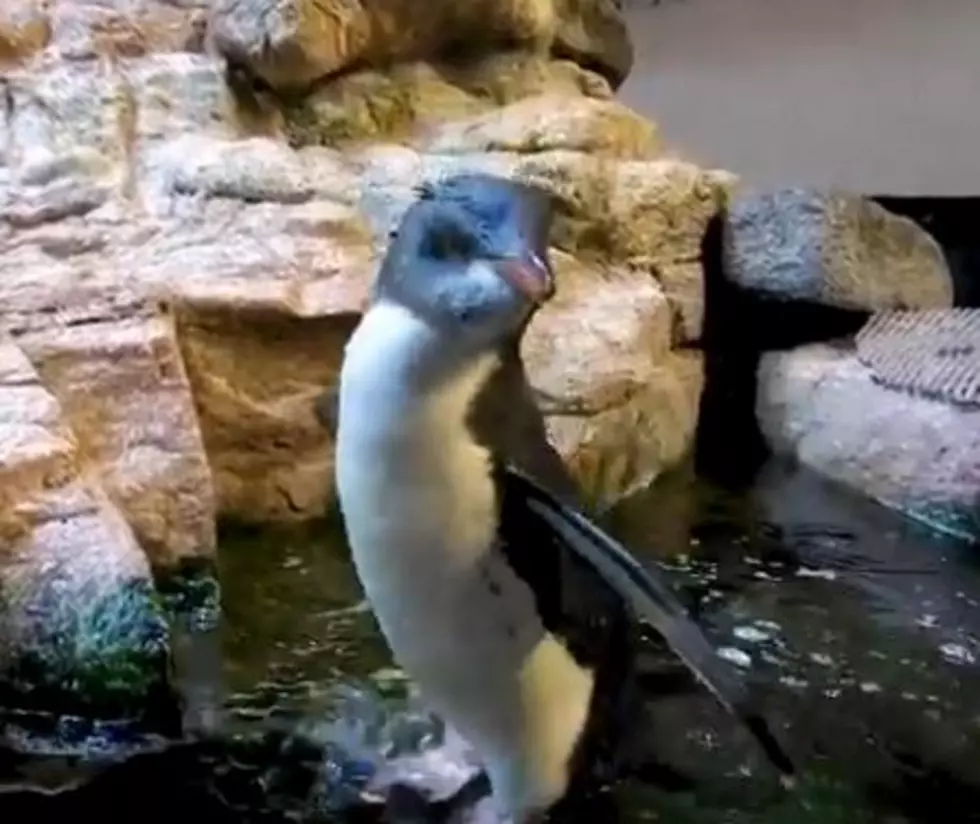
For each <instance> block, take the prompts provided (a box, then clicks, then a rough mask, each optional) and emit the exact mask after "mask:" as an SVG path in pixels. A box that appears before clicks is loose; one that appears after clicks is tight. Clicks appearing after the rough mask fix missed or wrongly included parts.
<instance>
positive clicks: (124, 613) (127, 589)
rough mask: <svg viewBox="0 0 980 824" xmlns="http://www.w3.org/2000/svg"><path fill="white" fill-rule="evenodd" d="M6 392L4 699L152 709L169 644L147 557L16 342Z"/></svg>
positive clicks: (0, 655)
mask: <svg viewBox="0 0 980 824" xmlns="http://www.w3.org/2000/svg"><path fill="white" fill-rule="evenodd" d="M0 398H2V400H3V403H2V404H0V694H2V695H3V705H4V707H5V708H7V709H21V710H36V709H48V710H50V709H51V708H52V707H57V708H59V709H61V710H62V711H73V712H76V713H84V714H95V715H99V714H101V713H111V714H112V716H113V717H115V714H117V713H118V712H119V710H120V708H124V709H125V708H129V709H131V710H133V711H134V712H138V713H142V712H143V711H144V710H145V707H146V706H148V702H151V701H152V700H153V696H154V694H155V693H158V692H159V691H160V690H161V689H162V688H163V687H164V685H165V677H166V640H167V638H166V624H165V623H164V621H163V619H162V617H161V615H160V614H159V613H158V612H157V608H156V606H155V603H154V601H153V598H152V596H153V585H152V583H151V580H150V568H149V565H148V564H147V560H146V557H145V555H144V554H143V552H142V551H141V548H140V544H139V542H138V541H137V540H136V537H135V536H134V534H133V531H132V529H131V528H130V526H129V525H128V524H127V521H126V518H125V517H124V516H123V515H122V513H121V512H120V510H119V509H118V508H117V507H116V506H115V504H114V503H113V502H112V501H111V500H110V498H109V496H107V495H106V493H105V492H104V490H103V488H102V485H101V477H100V473H99V472H98V471H97V470H96V469H95V468H93V467H91V465H90V464H89V463H88V461H86V460H85V458H84V456H82V455H81V454H80V453H79V451H78V448H77V442H76V440H75V438H74V436H73V434H72V432H71V430H70V428H69V427H68V426H67V425H66V421H65V418H64V417H63V416H62V413H61V409H60V408H59V405H58V402H57V401H56V400H55V398H54V397H53V396H52V395H51V394H50V393H49V392H48V391H47V390H46V389H45V387H44V386H43V384H42V382H41V379H40V378H39V376H38V374H37V373H36V372H35V370H34V369H33V367H32V366H31V363H30V361H29V360H28V359H27V357H26V356H25V355H24V354H23V352H21V351H20V350H19V349H18V348H17V347H16V346H14V345H13V344H11V343H9V342H8V341H3V342H2V343H0ZM39 672H43V673H44V676H43V678H42V679H41V680H40V681H39V680H38V677H37V676H38V673H39ZM158 697H159V696H158ZM141 708H142V709H141Z"/></svg>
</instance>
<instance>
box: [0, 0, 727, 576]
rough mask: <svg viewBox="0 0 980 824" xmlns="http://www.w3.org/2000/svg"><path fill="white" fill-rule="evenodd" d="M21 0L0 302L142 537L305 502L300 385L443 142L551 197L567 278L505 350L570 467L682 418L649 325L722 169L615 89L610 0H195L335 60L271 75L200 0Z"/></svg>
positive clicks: (324, 502) (327, 484)
mask: <svg viewBox="0 0 980 824" xmlns="http://www.w3.org/2000/svg"><path fill="white" fill-rule="evenodd" d="M18 8H19V9H20V10H19V11H18V15H17V19H18V20H20V21H27V23H18V24H17V25H18V26H21V27H22V28H23V25H27V24H28V23H31V21H35V22H36V20H39V21H41V23H42V24H43V25H42V28H43V27H45V26H46V27H47V29H45V31H48V34H46V35H45V36H44V37H43V38H40V39H38V37H37V36H35V38H34V40H31V39H30V38H26V39H25V37H26V36H25V37H21V39H20V40H18V42H24V43H28V42H30V43H33V45H32V46H31V47H30V48H28V47H27V46H19V47H18V50H17V54H16V57H17V60H18V63H17V65H16V67H15V68H14V69H13V70H12V71H11V72H10V73H9V75H8V87H9V91H10V99H11V101H12V109H11V112H10V117H9V118H8V119H7V121H6V123H7V129H8V131H7V136H6V139H5V140H4V142H3V144H2V145H4V146H5V147H6V149H5V152H4V166H2V167H0V186H2V188H0V192H2V198H0V275H2V279H0V330H2V331H5V332H7V333H9V334H10V335H12V336H13V337H14V338H15V339H16V341H17V342H18V344H19V345H20V346H22V347H23V350H24V352H25V353H26V354H27V356H28V357H29V358H30V359H31V361H32V363H33V364H34V366H35V368H36V369H37V370H38V372H39V373H40V374H41V376H42V378H43V380H44V381H45V386H46V387H47V388H48V389H49V390H50V391H51V392H52V393H53V394H54V395H55V396H56V397H57V398H58V400H59V402H60V403H61V405H62V408H63V410H64V415H65V420H66V421H67V422H68V424H69V425H70V426H71V427H72V429H73V431H74V432H75V434H76V437H77V438H78V443H79V447H78V449H79V455H81V456H83V458H84V460H85V461H86V462H87V465H90V466H91V467H92V471H94V472H97V473H98V474H99V477H100V478H101V483H102V484H103V487H104V490H105V492H106V494H107V495H108V496H109V497H110V499H111V500H113V501H114V502H115V503H117V504H118V505H119V506H120V507H121V509H122V511H123V512H124V513H125V514H126V517H127V518H128V520H129V523H130V524H131V525H132V527H133V529H134V530H135V534H136V535H137V537H138V539H139V541H140V542H141V544H142V545H143V547H144V549H145V550H146V552H147V553H148V554H149V556H150V558H151V560H152V561H153V563H154V564H155V565H157V566H160V567H161V568H171V567H173V566H176V565H179V564H180V563H181V562H182V561H183V560H187V559H194V558H199V557H201V556H207V555H208V554H209V553H211V552H212V551H213V547H214V532H213V513H214V512H215V511H217V512H219V513H223V514H227V515H234V516H238V517H241V518H246V519H248V520H257V521H270V520H291V519H299V518H306V517H310V516H315V515H319V514H322V513H323V512H324V510H325V508H326V507H327V506H328V504H329V502H330V499H331V492H332V490H331V486H332V472H331V460H332V459H331V448H330V443H329V441H328V440H327V439H326V438H325V436H324V435H323V433H322V432H321V431H320V430H319V428H318V426H317V425H316V423H315V421H314V419H313V415H312V409H311V405H310V404H311V401H312V399H313V398H314V397H315V396H316V395H317V393H318V392H319V391H321V390H322V389H323V388H324V386H328V385H330V384H331V383H332V382H333V381H334V380H335V379H336V373H337V369H338V366H339V360H340V356H341V349H342V345H343V342H344V340H345V339H346V337H347V335H348V334H349V333H350V330H351V329H352V327H353V325H354V323H355V322H356V319H357V317H358V315H359V313H360V311H361V310H362V308H363V305H364V300H365V297H366V294H367V290H368V287H369V285H370V282H371V280H372V278H373V276H374V271H375V267H376V266H377V262H378V260H379V259H380V255H381V254H383V252H384V248H385V244H386V241H387V233H388V231H389V230H390V228H392V226H393V225H394V223H395V222H397V220H398V219H399V217H400V215H401V213H402V212H403V211H404V209H405V207H406V206H407V205H408V203H409V202H410V201H411V199H412V198H413V197H414V189H413V187H414V186H415V185H416V184H418V183H420V182H421V181H423V180H425V179H430V178H433V177H438V176H440V175H444V174H449V173H453V172H458V171H463V170H465V169H481V170H485V171H491V172H495V173H497V174H501V175H504V176H508V177H518V178H521V179H525V180H529V181H531V182H537V183H538V184H540V185H542V186H545V187H546V188H548V189H549V190H550V191H552V192H553V193H554V194H556V195H557V197H558V202H559V215H558V220H557V225H556V232H555V236H554V244H555V247H556V252H555V254H556V259H558V260H559V268H560V270H561V275H560V277H561V284H562V285H561V286H560V290H561V291H560V295H559V299H558V300H556V302H555V303H554V305H553V306H551V307H549V308H548V309H547V310H546V311H545V312H543V313H541V315H540V317H539V319H538V320H537V321H536V323H535V325H534V326H533V327H532V330H531V332H530V334H529V339H528V341H529V342H528V355H529V361H530V362H531V363H532V371H533V372H534V375H533V376H532V377H533V380H534V382H535V385H536V387H537V388H538V389H539V391H540V393H541V398H542V401H543V402H545V403H546V404H548V403H552V402H560V403H559V405H558V406H555V407H554V408H552V409H550V410H549V419H550V421H551V424H550V425H551V427H552V432H553V434H554V436H555V438H556V440H557V441H559V442H560V444H561V448H562V452H563V454H564V455H566V457H568V458H569V459H570V460H571V461H572V462H573V464H574V465H575V467H576V469H577V471H578V472H579V473H580V474H581V476H582V478H583V479H585V480H586V485H587V486H588V487H589V491H590V493H592V494H593V496H594V497H595V498H596V499H597V500H600V501H610V500H613V499H615V498H616V497H618V496H620V495H621V494H622V493H623V492H625V491H627V490H629V489H633V488H635V487H636V486H638V485H640V484H642V483H645V482H647V481H649V480H650V479H652V478H653V477H654V476H655V475H656V474H658V473H659V472H660V471H662V470H663V469H664V468H665V467H667V466H670V465H671V464H672V463H673V462H675V461H676V460H677V459H678V458H679V456H680V455H681V454H682V453H683V452H684V450H685V449H686V447H687V446H688V445H689V443H690V439H691V437H692V433H693V429H694V418H695V414H694V411H693V410H694V409H696V406H697V403H696V400H697V395H698V391H699V388H698V387H699V381H700V363H699V359H698V358H697V356H694V355H691V356H680V355H675V354H673V353H672V352H671V346H672V345H673V344H675V343H677V342H679V341H682V340H685V339H690V338H693V337H696V336H697V333H698V330H699V327H700V313H701V298H700V266H699V263H698V253H699V242H700V232H701V231H702V230H703V226H704V224H705V223H706V221H707V219H708V217H709V216H710V213H711V212H712V210H713V209H714V207H715V205H716V203H717V202H718V200H719V198H720V196H721V192H722V188H721V186H720V185H719V184H718V183H717V182H715V179H714V178H713V177H712V176H711V173H709V172H704V171H702V170H701V169H699V168H697V167H696V166H693V165H691V164H685V163H683V162H679V161H672V160H665V159H663V158H662V157H661V145H660V139H659V137H658V134H657V131H656V129H655V127H654V126H653V125H652V124H650V123H648V122H646V121H643V120H642V119H641V118H639V117H637V116H636V115H635V114H634V113H633V112H631V111H629V110H628V109H626V108H624V107H623V106H621V105H620V104H618V103H617V102H615V101H614V100H613V99H612V92H611V88H610V83H609V80H607V79H606V78H608V77H613V78H615V77H616V76H617V72H616V71H613V72H612V73H610V72H609V71H608V70H607V69H608V67H609V65H610V64H611V63H615V62H616V61H619V65H620V69H619V70H617V71H619V73H620V74H621V73H622V71H623V70H624V68H623V67H624V66H625V65H626V63H624V53H621V54H619V55H618V56H612V57H610V56H609V52H608V50H605V51H604V50H603V48H602V47H601V44H600V45H598V46H597V45H596V41H594V40H593V39H592V38H593V32H594V31H598V30H599V29H602V30H603V31H605V32H606V34H605V35H603V37H607V36H608V38H610V40H609V42H613V41H614V40H616V38H617V37H618V38H620V39H619V40H618V41H617V42H620V43H624V42H627V41H625V40H624V39H623V33H622V32H620V33H619V34H617V31H618V20H619V18H618V15H616V13H615V9H613V8H612V7H611V6H609V5H608V4H606V3H604V2H595V3H593V2H590V3H568V2H561V3H559V4H558V9H557V10H556V8H555V6H553V5H552V4H551V3H550V2H546V3H542V2H540V0H539V2H529V0H515V2H512V3H505V4H503V5H501V4H500V3H499V2H495V3H492V4H489V5H486V8H483V6H480V4H477V5H476V6H472V5H469V6H466V7H465V9H464V7H462V6H459V5H458V4H455V5H452V4H443V5H442V6H438V7H437V6H434V7H433V8H432V10H431V11H432V13H431V16H430V15H427V16H426V24H427V28H426V29H425V30H424V31H423V30H422V29H421V28H420V27H418V26H417V22H415V21H414V18H415V17H417V16H418V15H417V9H416V8H415V7H414V6H412V7H410V6H409V4H405V3H402V4H398V3H391V2H381V0H379V2H375V3H373V4H372V3H368V4H354V5H344V4H343V3H335V4H334V5H330V3H327V4H326V5H324V4H323V3H319V4H317V5H315V6H314V5H312V4H310V5H309V6H302V5H301V4H299V3H295V4H292V5H290V4H278V5H277V6H275V7H274V8H272V7H270V8H266V7H265V6H263V5H262V3H260V2H258V0H249V2H236V3H223V2H219V3H217V4H215V5H214V6H213V7H212V14H211V24H212V29H211V34H212V35H213V40H214V42H215V43H217V44H219V45H220V47H221V48H222V49H223V50H224V52H225V53H226V54H228V55H232V56H235V57H236V59H238V60H239V62H240V63H243V64H245V66H246V67H247V68H250V69H251V70H252V71H254V72H255V73H256V74H258V75H260V76H262V77H264V78H265V79H266V80H267V81H268V82H270V83H272V84H273V85H274V86H284V85H291V86H294V87H296V86H301V85H302V84H303V83H305V82H306V81H308V80H309V79H311V78H320V77H322V76H324V75H325V74H329V73H330V72H333V71H336V70H343V72H342V74H341V75H339V76H338V77H337V78H336V79H334V80H332V81H330V82H319V83H318V84H317V86H316V88H315V90H313V91H312V92H311V93H309V94H306V95H304V96H299V97H297V96H293V97H291V98H289V99H283V100H278V99H276V98H275V97H273V96H272V95H271V94H269V93H268V92H262V91H255V90H252V89H248V88H245V87H244V86H242V85H241V83H240V82H239V81H237V80H236V81H234V82H233V83H232V85H231V86H229V85H228V82H226V76H225V73H224V71H223V67H222V66H221V64H220V63H219V62H217V61H216V60H215V59H213V58H212V57H210V56H208V55H206V54H204V53H200V52H199V44H198V43H197V41H196V40H194V37H193V33H194V32H195V31H197V28H196V27H197V26H198V22H197V21H198V20H199V18H200V11H201V4H197V3H192V2H191V3H182V4H180V5H178V6H173V5H172V4H156V3H154V2H141V3H130V2H129V0H112V2H101V3H99V4H97V5H85V4H75V3H68V2H67V0H66V1H65V2H62V3H51V4H48V5H44V6H40V5H39V6H29V5H26V4H25V5H23V7H18ZM25 9H26V10H27V11H28V12H30V13H29V14H28V13H27V12H25V11H24V10H25ZM32 15H33V16H32ZM406 15H411V18H412V22H413V23H414V25H415V27H414V28H413V25H409V24H408V23H406V22H405V20H406V19H408V18H406ZM35 19H36V20H35ZM449 23H453V24H454V25H455V24H457V23H458V24H459V25H457V26H456V27H455V28H453V27H452V26H449ZM4 25H5V26H6V28H5V29H3V31H4V32H12V31H14V29H13V28H11V25H12V24H10V23H9V22H6V19H5V23H4ZM31 25H34V24H33V23H32V24H31ZM35 29H36V30H37V31H40V30H41V29H37V27H36V25H35ZM17 31H20V29H17ZM449 31H453V37H454V38H455V39H456V40H457V41H459V42H465V43H467V44H470V45H472V48H468V50H467V58H466V60H459V59H457V58H456V57H455V56H454V55H455V53H454V52H453V51H452V50H451V49H449V50H446V49H444V48H443V46H447V45H449V42H448V41H447V40H446V38H445V37H443V33H448V32H449ZM433 32H438V33H439V36H438V37H436V38H435V39H432V37H433ZM10 37H12V35H10ZM266 38H267V39H266ZM8 39H9V37H8ZM505 40H506V41H507V43H508V46H507V48H506V50H501V48H500V46H499V44H500V43H501V42H503V41H505ZM262 44H264V45H262ZM478 44H483V45H484V48H482V49H481V48H480V47H478ZM522 44H523V45H522ZM560 44H564V45H560ZM260 46H261V48H260ZM552 47H553V49H552ZM549 49H552V50H553V53H554V54H559V53H560V54H562V55H563V58H571V59H554V58H553V57H549ZM380 54H383V55H384V56H385V57H386V58H397V59H396V60H395V62H394V63H393V64H392V65H389V66H387V67H386V68H385V69H383V70H382V69H379V68H372V61H374V62H375V63H377V59H378V58H377V56H378V55H380ZM436 55H438V59H436ZM585 55H592V56H591V57H588V58H587V57H586V56H585ZM95 57H99V58H100V59H94V58H95ZM358 60H360V61H362V62H363V63H364V68H363V69H359V70H358V71H351V70H350V69H351V67H352V66H353V65H354V64H355V63H356V61H358ZM575 61H578V63H576V62H575ZM603 75H605V76H603ZM232 79H233V78H232ZM599 284H601V287H600V286H599ZM162 304H167V305H168V306H170V307H172V313H171V311H168V310H167V309H165V308H164V309H161V308H159V307H160V306H161V305H162ZM573 329H574V330H577V333H576V335H575V336H574V340H575V344H574V345H571V346H569V345H566V346H557V345H555V341H557V340H558V339H559V338H560V337H561V336H565V335H569V336H570V335H571V330H573ZM549 340H550V341H551V343H549ZM556 399H557V401H556ZM627 424H628V427H627ZM615 453H623V454H627V455H628V458H627V459H626V460H625V463H624V460H623V459H622V458H618V457H614V455H615Z"/></svg>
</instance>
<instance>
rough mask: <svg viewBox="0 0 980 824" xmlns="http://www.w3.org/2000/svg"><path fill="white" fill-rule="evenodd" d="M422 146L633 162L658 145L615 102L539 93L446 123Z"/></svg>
mask: <svg viewBox="0 0 980 824" xmlns="http://www.w3.org/2000/svg"><path fill="white" fill-rule="evenodd" d="M425 148H426V151H429V152H434V153H440V152H441V153H452V154H461V153H468V152H517V153H521V154H530V153H533V152H547V151H553V150H556V149H569V150H572V151H577V152H588V153H593V154H602V155H608V156H610V157H615V158H621V159H639V158H645V157H650V156H652V155H654V154H655V153H656V152H657V151H659V150H660V148H661V146H660V140H659V136H658V135H657V131H656V127H655V126H654V125H653V124H652V123H651V122H650V121H649V120H645V119H644V118H642V117H640V116H639V115H637V114H636V113H635V112H633V111H632V110H630V109H628V108H627V107H626V106H623V105H622V104H621V103H618V102H616V101H615V100H596V99H594V98H588V97H581V98H572V99H569V98H568V96H567V95H560V94H540V95H535V96H534V97H528V98H525V99H524V100H521V101H519V102H517V103H512V104H511V105H509V106H504V107H502V108H499V109H494V110H492V111H490V112H488V113H486V114H482V115H479V116H477V117H474V118H469V119H465V120H457V121H454V122H452V123H449V124H447V125H445V126H443V127H442V128H441V129H439V130H438V131H437V133H436V134H435V136H434V137H433V138H432V139H431V140H430V141H428V143H427V144H426V147H425Z"/></svg>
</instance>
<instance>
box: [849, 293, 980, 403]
mask: <svg viewBox="0 0 980 824" xmlns="http://www.w3.org/2000/svg"><path fill="white" fill-rule="evenodd" d="M857 355H858V360H860V361H861V363H863V364H864V365H865V366H866V367H868V369H870V370H871V374H872V379H873V380H874V381H875V382H877V383H879V384H881V385H883V386H887V387H889V388H891V389H898V390H903V391H906V392H911V393H914V394H917V395H922V396H925V397H928V398H934V399H936V400H944V401H948V402H950V403H955V404H958V405H962V406H969V407H974V408H978V409H980V309H926V310H922V311H888V312H878V313H876V314H875V315H873V316H872V317H871V320H869V321H868V323H867V324H866V325H865V326H864V328H863V329H861V331H860V332H859V333H858V335H857Z"/></svg>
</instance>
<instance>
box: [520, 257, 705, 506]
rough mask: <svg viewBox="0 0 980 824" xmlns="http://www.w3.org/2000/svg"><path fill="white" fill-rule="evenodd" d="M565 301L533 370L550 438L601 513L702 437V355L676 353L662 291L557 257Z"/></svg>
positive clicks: (529, 349) (535, 352)
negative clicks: (698, 428)
mask: <svg viewBox="0 0 980 824" xmlns="http://www.w3.org/2000/svg"><path fill="white" fill-rule="evenodd" d="M553 264H554V266H555V271H556V275H557V277H558V282H559V291H558V294H557V295H556V298H555V300H554V301H553V302H552V303H551V304H549V305H547V306H546V307H544V308H543V309H542V310H541V312H540V313H539V314H538V315H537V316H536V317H535V319H534V321H533V323H532V324H531V326H530V328H529V329H528V331H527V335H526V337H525V340H524V352H523V355H524V360H525V363H526V365H527V368H528V371H529V374H530V375H531V381H532V386H533V388H534V390H535V392H536V394H537V397H538V403H539V405H540V406H541V409H542V410H543V412H544V413H545V415H546V421H547V425H548V430H549V435H550V437H551V438H552V440H553V442H554V444H555V446H556V448H557V449H558V451H559V454H561V455H562V457H563V458H565V459H566V461H568V463H569V465H570V466H571V468H572V471H573V474H574V475H575V477H576V478H577V479H578V480H579V482H580V484H581V485H582V487H583V490H584V492H585V493H586V495H587V496H588V497H589V498H590V499H591V500H592V501H593V502H595V503H599V504H603V503H609V502H610V501H612V500H616V499H618V498H620V497H623V496H624V495H628V494H629V493H630V492H633V491H636V490H637V489H640V488H642V487H644V486H646V485H648V484H649V483H651V482H652V481H653V480H654V479H655V478H656V477H657V476H658V475H659V474H660V473H661V472H662V471H663V470H664V469H666V468H669V467H671V466H674V465H676V463H678V462H679V461H680V460H681V458H683V457H684V455H685V454H686V452H687V450H688V449H689V448H690V445H691V443H692V441H693V437H694V429H695V424H696V421H697V408H698V402H699V400H700V397H701V385H702V379H703V373H702V361H701V356H700V354H699V353H695V352H691V353H688V354H684V355H681V354H677V353H672V352H671V351H670V345H671V312H670V306H669V304H668V301H667V299H666V297H665V296H664V294H663V292H662V290H661V289H660V288H659V287H658V285H657V284H656V282H655V281H653V280H651V279H650V278H649V277H647V276H646V275H644V274H642V273H637V272H631V271H629V270H628V269H613V270H610V271H606V272H601V271H596V269H594V268H592V267H590V266H586V265H583V264H582V263H580V262H578V261H576V260H575V258H573V257H571V256H570V255H567V254H564V253H561V252H556V253H554V254H553Z"/></svg>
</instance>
